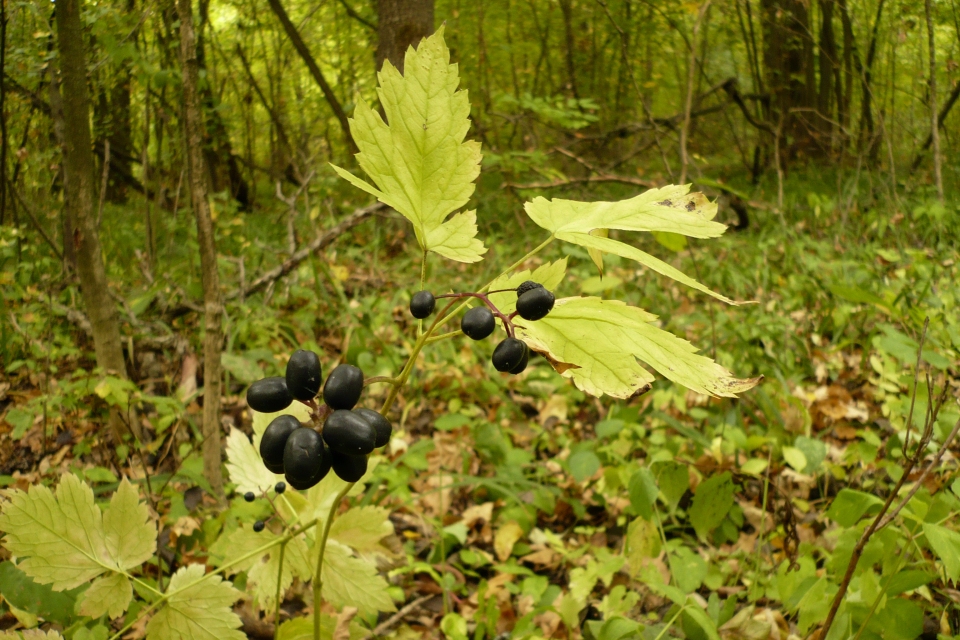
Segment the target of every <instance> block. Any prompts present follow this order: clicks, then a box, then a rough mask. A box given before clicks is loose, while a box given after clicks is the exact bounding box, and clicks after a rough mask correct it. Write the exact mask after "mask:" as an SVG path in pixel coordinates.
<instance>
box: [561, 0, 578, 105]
mask: <svg viewBox="0 0 960 640" xmlns="http://www.w3.org/2000/svg"><path fill="white" fill-rule="evenodd" d="M560 11H561V12H562V13H563V29H564V33H565V35H566V38H565V49H564V52H565V54H566V58H565V59H566V62H567V82H568V83H569V86H570V93H572V94H573V97H574V98H578V99H579V98H580V93H579V92H578V91H577V66H576V63H575V62H574V59H573V50H574V49H575V48H576V46H575V44H574V41H573V40H574V38H573V7H572V6H571V0H560Z"/></svg>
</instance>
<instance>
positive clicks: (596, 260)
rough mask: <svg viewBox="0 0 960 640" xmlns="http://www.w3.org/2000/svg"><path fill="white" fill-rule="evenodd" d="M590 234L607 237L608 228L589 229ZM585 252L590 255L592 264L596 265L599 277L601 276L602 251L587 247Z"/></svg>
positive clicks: (608, 234) (608, 233) (608, 235)
mask: <svg viewBox="0 0 960 640" xmlns="http://www.w3.org/2000/svg"><path fill="white" fill-rule="evenodd" d="M590 235H592V236H597V237H598V238H609V237H610V229H591V231H590ZM587 254H588V255H589V256H590V259H591V260H593V264H595V265H597V271H599V272H600V277H601V278H602V277H603V251H600V250H599V249H593V248H587Z"/></svg>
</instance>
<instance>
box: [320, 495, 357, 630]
mask: <svg viewBox="0 0 960 640" xmlns="http://www.w3.org/2000/svg"><path fill="white" fill-rule="evenodd" d="M355 484H356V482H351V483H350V484H348V485H347V486H346V487H344V488H343V490H342V491H341V492H340V493H339V494H338V495H337V497H336V499H334V501H333V504H332V505H331V506H330V513H328V514H327V520H326V522H324V523H323V534H322V535H321V537H320V542H319V545H320V547H319V550H318V552H317V571H316V573H315V574H314V576H313V640H320V606H321V605H322V604H323V595H322V593H321V592H322V590H323V578H322V577H321V571H322V570H323V554H324V552H325V551H326V550H327V536H329V535H330V525H331V524H333V517H334V515H336V513H337V508H338V507H339V506H340V501H341V500H343V497H344V496H345V495H347V492H349V491H350V489H352V488H353V485H355Z"/></svg>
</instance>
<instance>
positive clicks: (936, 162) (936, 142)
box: [924, 0, 943, 202]
mask: <svg viewBox="0 0 960 640" xmlns="http://www.w3.org/2000/svg"><path fill="white" fill-rule="evenodd" d="M924 13H925V14H926V18H927V46H928V47H929V50H930V139H931V141H932V143H933V179H934V181H935V182H936V184H937V198H939V199H940V202H943V172H942V171H941V166H940V126H939V124H938V123H937V119H938V114H937V48H936V46H935V43H934V33H933V11H932V9H931V7H930V0H926V1H925V2H924Z"/></svg>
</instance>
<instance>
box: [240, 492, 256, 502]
mask: <svg viewBox="0 0 960 640" xmlns="http://www.w3.org/2000/svg"><path fill="white" fill-rule="evenodd" d="M243 499H244V500H246V501H247V502H253V501H254V500H256V499H257V496H256V495H255V494H254V493H253V491H247V492H246V493H245V494H243Z"/></svg>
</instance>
